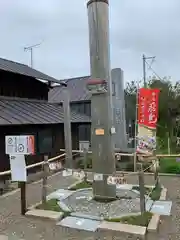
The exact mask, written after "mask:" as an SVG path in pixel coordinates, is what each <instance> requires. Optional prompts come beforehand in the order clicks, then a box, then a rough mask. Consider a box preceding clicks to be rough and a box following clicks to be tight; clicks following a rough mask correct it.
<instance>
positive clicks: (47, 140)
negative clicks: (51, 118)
mask: <svg viewBox="0 0 180 240" xmlns="http://www.w3.org/2000/svg"><path fill="white" fill-rule="evenodd" d="M37 146H38V152H39V153H42V154H44V153H50V152H51V151H52V147H53V137H52V131H51V129H43V130H41V131H39V132H38V141H37Z"/></svg>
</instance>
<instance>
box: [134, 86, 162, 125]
mask: <svg viewBox="0 0 180 240" xmlns="http://www.w3.org/2000/svg"><path fill="white" fill-rule="evenodd" d="M158 99H159V89H148V88H140V89H139V94H138V119H137V120H138V124H142V125H144V126H146V127H149V128H156V124H157V119H158Z"/></svg>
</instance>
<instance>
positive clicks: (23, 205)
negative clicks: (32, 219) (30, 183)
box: [19, 182, 26, 215]
mask: <svg viewBox="0 0 180 240" xmlns="http://www.w3.org/2000/svg"><path fill="white" fill-rule="evenodd" d="M19 187H20V190H21V215H25V214H26V183H25V182H19Z"/></svg>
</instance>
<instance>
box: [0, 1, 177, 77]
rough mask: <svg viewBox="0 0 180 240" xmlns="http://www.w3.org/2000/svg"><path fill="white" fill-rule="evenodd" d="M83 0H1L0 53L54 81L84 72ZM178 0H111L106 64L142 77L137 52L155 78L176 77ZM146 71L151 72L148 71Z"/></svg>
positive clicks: (86, 61)
mask: <svg viewBox="0 0 180 240" xmlns="http://www.w3.org/2000/svg"><path fill="white" fill-rule="evenodd" d="M86 2H87V1H86V0H0V28H1V37H0V43H1V44H0V57H3V58H7V59H10V60H13V61H19V62H22V63H25V64H29V63H30V54H29V52H24V49H23V48H24V47H25V46H28V45H32V44H36V43H40V42H42V44H41V46H40V47H38V48H36V49H34V68H36V69H38V70H40V71H42V72H44V73H47V74H48V75H51V76H53V77H55V78H58V79H63V78H69V77H76V76H83V75H88V74H89V43H88V24H87V23H88V22H87V9H86ZM179 9H180V0H110V45H111V67H112V68H114V67H121V68H122V69H123V70H124V74H125V81H130V80H137V79H140V78H141V77H142V54H143V53H144V54H146V55H147V56H156V61H155V62H154V63H153V65H152V67H153V68H154V70H155V71H156V72H157V73H158V74H159V75H160V76H172V78H173V79H174V80H180V24H179V23H180V14H179ZM148 75H152V72H151V71H150V70H148Z"/></svg>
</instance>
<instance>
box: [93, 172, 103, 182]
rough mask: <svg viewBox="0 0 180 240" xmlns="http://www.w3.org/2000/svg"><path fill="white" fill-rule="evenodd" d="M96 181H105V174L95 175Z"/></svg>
mask: <svg viewBox="0 0 180 240" xmlns="http://www.w3.org/2000/svg"><path fill="white" fill-rule="evenodd" d="M94 181H103V174H101V173H95V174H94Z"/></svg>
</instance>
